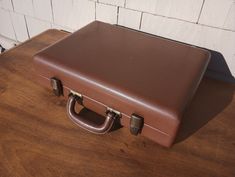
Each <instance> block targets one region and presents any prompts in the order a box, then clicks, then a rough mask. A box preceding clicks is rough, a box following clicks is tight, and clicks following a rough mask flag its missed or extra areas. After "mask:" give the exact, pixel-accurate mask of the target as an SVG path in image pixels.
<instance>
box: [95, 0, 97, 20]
mask: <svg viewBox="0 0 235 177" xmlns="http://www.w3.org/2000/svg"><path fill="white" fill-rule="evenodd" d="M96 6H97V3H96V2H95V20H97V19H96Z"/></svg>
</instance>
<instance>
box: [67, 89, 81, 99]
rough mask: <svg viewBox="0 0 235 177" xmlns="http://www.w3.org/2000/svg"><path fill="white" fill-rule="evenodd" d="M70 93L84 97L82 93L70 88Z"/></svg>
mask: <svg viewBox="0 0 235 177" xmlns="http://www.w3.org/2000/svg"><path fill="white" fill-rule="evenodd" d="M70 93H71V94H73V95H76V96H78V97H80V98H82V94H81V93H78V92H75V91H73V90H70Z"/></svg>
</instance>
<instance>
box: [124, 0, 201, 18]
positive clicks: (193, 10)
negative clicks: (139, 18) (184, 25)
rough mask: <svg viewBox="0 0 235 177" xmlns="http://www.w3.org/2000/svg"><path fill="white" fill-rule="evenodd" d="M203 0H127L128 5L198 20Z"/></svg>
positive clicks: (175, 16)
mask: <svg viewBox="0 0 235 177" xmlns="http://www.w3.org/2000/svg"><path fill="white" fill-rule="evenodd" d="M202 3H203V0H177V1H176V0H145V1H143V0H127V2H126V7H128V8H131V9H136V10H140V11H144V12H149V13H153V14H157V15H163V16H167V17H173V18H178V19H182V20H186V21H191V22H197V20H198V17H199V13H200V10H201V7H202Z"/></svg>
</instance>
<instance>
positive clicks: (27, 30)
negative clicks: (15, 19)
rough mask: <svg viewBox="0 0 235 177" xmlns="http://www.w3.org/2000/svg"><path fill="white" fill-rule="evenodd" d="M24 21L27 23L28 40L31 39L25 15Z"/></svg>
mask: <svg viewBox="0 0 235 177" xmlns="http://www.w3.org/2000/svg"><path fill="white" fill-rule="evenodd" d="M24 21H25V25H26V30H27V34H28V38H29V39H30V35H29V28H28V23H27V20H26V17H25V15H24Z"/></svg>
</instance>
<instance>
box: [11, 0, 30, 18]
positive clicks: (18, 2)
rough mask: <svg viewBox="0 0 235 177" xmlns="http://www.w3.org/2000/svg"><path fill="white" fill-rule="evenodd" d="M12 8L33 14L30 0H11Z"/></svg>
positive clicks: (26, 13) (22, 12)
mask: <svg viewBox="0 0 235 177" xmlns="http://www.w3.org/2000/svg"><path fill="white" fill-rule="evenodd" d="M12 2H13V6H14V10H15V11H16V12H19V13H21V14H25V15H29V16H34V9H33V1H32V0H24V1H22V0H12Z"/></svg>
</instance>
